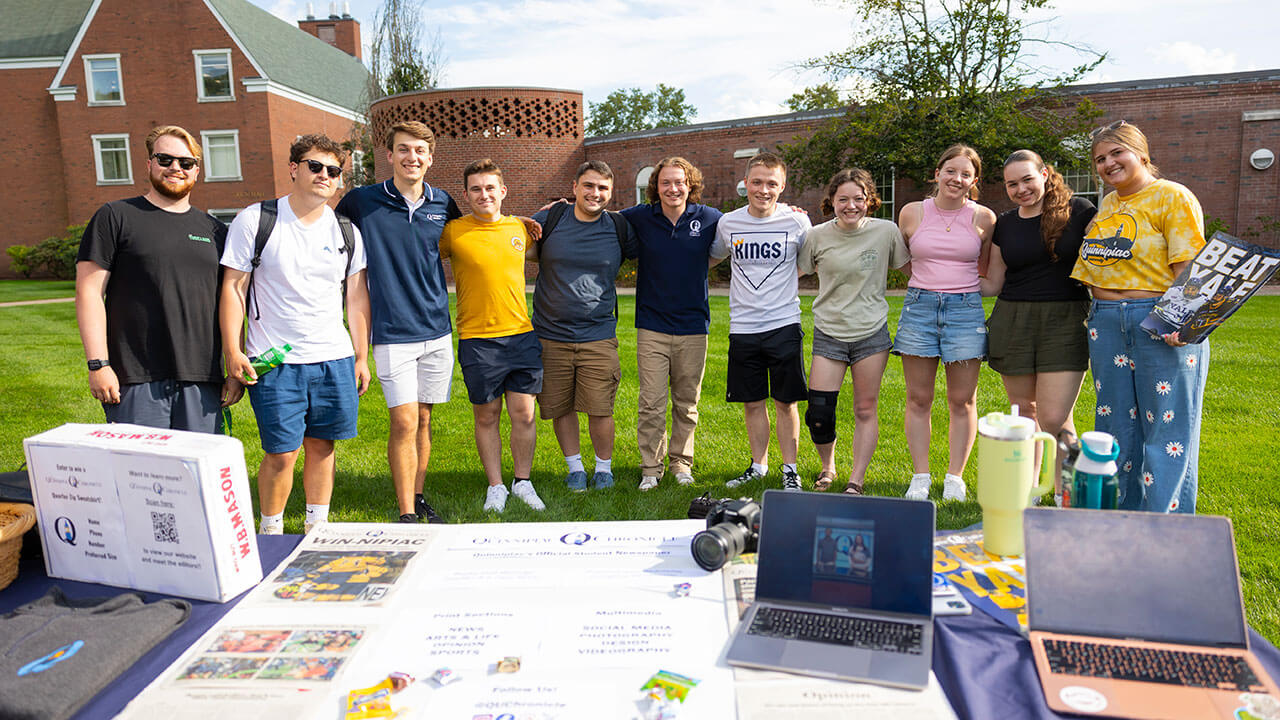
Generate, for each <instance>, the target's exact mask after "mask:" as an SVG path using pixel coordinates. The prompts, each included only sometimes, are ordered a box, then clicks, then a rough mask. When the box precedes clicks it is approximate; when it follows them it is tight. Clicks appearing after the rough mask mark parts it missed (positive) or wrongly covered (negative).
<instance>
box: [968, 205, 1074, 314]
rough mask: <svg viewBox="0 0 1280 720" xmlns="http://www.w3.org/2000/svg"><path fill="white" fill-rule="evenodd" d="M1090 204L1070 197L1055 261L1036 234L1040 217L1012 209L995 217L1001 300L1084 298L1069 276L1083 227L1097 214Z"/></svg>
mask: <svg viewBox="0 0 1280 720" xmlns="http://www.w3.org/2000/svg"><path fill="white" fill-rule="evenodd" d="M1097 212H1098V209H1097V208H1095V207H1094V206H1093V203H1091V202H1089V201H1088V200H1085V199H1084V198H1081V197H1073V198H1071V215H1070V217H1069V218H1068V220H1067V226H1066V227H1064V228H1063V229H1062V235H1061V236H1060V237H1059V238H1058V244H1057V245H1056V246H1055V248H1054V249H1055V250H1056V251H1057V253H1058V261H1057V262H1053V261H1052V260H1051V259H1050V256H1049V251H1048V250H1045V247H1044V240H1043V239H1041V237H1040V216H1039V215H1037V216H1035V217H1033V218H1024V217H1019V216H1018V209H1017V208H1014V209H1012V210H1009V211H1008V212H1006V213H1004V214H1002V215H1001V216H1000V217H999V218H998V219H997V220H996V231H995V237H994V238H993V240H992V242H994V243H995V244H996V245H999V246H1000V257H1001V258H1002V259H1003V260H1004V264H1005V266H1006V267H1007V270H1006V271H1005V275H1004V288H1003V289H1002V290H1001V291H1000V299H1001V300H1015V301H1023V302H1028V301H1029V302H1046V301H1053V300H1088V299H1089V293H1088V291H1087V290H1085V287H1084V285H1082V284H1080V282H1079V281H1078V280H1072V279H1071V270H1072V269H1073V268H1074V267H1075V264H1076V257H1077V256H1078V255H1079V254H1080V244H1081V243H1082V242H1084V230H1085V228H1086V227H1088V226H1089V221H1091V220H1093V216H1094V215H1095V214H1097Z"/></svg>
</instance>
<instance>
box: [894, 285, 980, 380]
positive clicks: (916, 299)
mask: <svg viewBox="0 0 1280 720" xmlns="http://www.w3.org/2000/svg"><path fill="white" fill-rule="evenodd" d="M893 354H894V355H915V356H917V357H926V358H942V362H944V363H950V362H960V361H961V360H985V359H986V358H987V318H986V315H985V314H984V312H983V309H982V296H981V295H979V294H978V293H976V292H967V293H943V292H934V291H933V290H921V289H920V288H907V297H906V299H905V300H903V302H902V315H901V317H899V318H898V333H897V334H896V335H894V337H893Z"/></svg>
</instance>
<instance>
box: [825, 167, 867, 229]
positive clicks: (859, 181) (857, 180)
mask: <svg viewBox="0 0 1280 720" xmlns="http://www.w3.org/2000/svg"><path fill="white" fill-rule="evenodd" d="M845 183H853V184H854V185H857V186H858V187H859V188H861V189H862V193H863V194H864V195H866V196H867V212H866V214H867V216H868V217H870V216H871V215H873V214H875V211H876V210H879V209H880V193H877V192H876V180H875V178H873V177H871V173H869V172H867V171H866V170H863V169H862V168H845V169H844V170H841V171H840V172H838V173H836V174H835V175H833V176H831V182H829V183H827V190H826V192H824V193H823V194H822V214H823V215H834V214H835V212H836V207H835V204H834V203H833V200H834V199H835V196H836V191H837V190H839V189H840V186H841V185H844V184H845Z"/></svg>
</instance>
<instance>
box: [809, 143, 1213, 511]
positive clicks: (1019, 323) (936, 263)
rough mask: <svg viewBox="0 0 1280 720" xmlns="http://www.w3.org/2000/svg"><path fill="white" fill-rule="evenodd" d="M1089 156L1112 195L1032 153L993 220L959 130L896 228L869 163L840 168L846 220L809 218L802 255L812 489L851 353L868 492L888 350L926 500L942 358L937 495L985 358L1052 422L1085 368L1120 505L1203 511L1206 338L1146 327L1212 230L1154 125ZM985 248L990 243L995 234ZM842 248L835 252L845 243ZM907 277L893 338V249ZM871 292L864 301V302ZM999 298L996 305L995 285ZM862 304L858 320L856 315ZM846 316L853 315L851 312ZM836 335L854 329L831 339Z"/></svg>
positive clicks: (947, 484) (952, 487) (952, 476)
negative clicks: (877, 259) (810, 317)
mask: <svg viewBox="0 0 1280 720" xmlns="http://www.w3.org/2000/svg"><path fill="white" fill-rule="evenodd" d="M1091 158H1092V162H1093V165H1094V168H1095V169H1096V171H1097V173H1098V175H1099V176H1100V177H1101V178H1102V180H1103V182H1105V183H1106V184H1107V185H1109V186H1111V187H1112V188H1114V190H1113V191H1112V192H1110V193H1108V194H1107V195H1106V196H1105V197H1104V198H1103V199H1102V202H1101V204H1100V206H1099V207H1097V208H1095V207H1094V206H1093V204H1092V203H1090V202H1088V201H1087V200H1085V199H1083V198H1079V197H1074V196H1073V195H1072V192H1071V189H1070V188H1069V187H1068V186H1067V185H1066V183H1065V181H1064V180H1063V178H1062V175H1061V174H1059V173H1058V172H1057V171H1056V170H1055V169H1054V168H1053V167H1052V166H1051V165H1048V164H1046V163H1045V162H1044V161H1043V160H1042V159H1041V158H1040V156H1039V155H1037V154H1036V153H1034V152H1031V151H1029V150H1019V151H1017V152H1015V153H1013V154H1011V155H1010V156H1009V158H1008V159H1007V160H1005V163H1004V168H1003V170H1004V186H1005V190H1006V191H1007V192H1008V195H1009V199H1010V200H1012V201H1013V202H1014V203H1015V205H1016V206H1017V207H1016V208H1014V209H1012V210H1009V211H1008V212H1006V213H1004V214H1002V215H1000V216H999V217H996V215H995V213H993V212H992V211H991V210H990V209H988V208H985V207H983V206H982V205H979V204H977V202H976V199H977V197H978V186H979V183H980V179H981V177H982V162H981V159H980V158H979V156H978V154H977V153H976V152H975V151H974V150H973V149H972V148H969V147H967V146H964V145H955V146H953V147H951V148H949V149H948V150H947V151H946V152H944V153H943V155H942V157H941V158H939V160H938V163H937V165H936V167H935V170H934V178H933V180H934V183H935V185H936V189H935V191H934V193H933V195H932V196H931V197H928V198H926V199H925V200H923V201H920V202H912V203H909V204H907V205H906V206H905V207H903V209H902V212H901V213H900V215H899V222H898V225H897V228H894V226H893V224H892V223H890V222H888V221H885V220H876V219H874V218H869V217H868V215H869V214H870V213H872V212H874V210H875V209H876V207H877V206H878V203H879V201H878V198H876V196H875V187H874V183H873V182H872V180H871V177H870V176H869V175H868V174H867V173H865V172H864V171H861V170H846V171H842V172H841V173H839V174H837V175H836V176H835V177H834V178H832V181H831V183H830V184H829V185H828V187H827V192H826V198H825V200H824V209H827V210H828V211H834V212H835V215H836V216H835V218H834V219H833V220H831V221H829V222H828V223H825V224H824V225H820V226H818V227H816V228H814V229H813V231H811V232H810V233H809V237H810V239H811V242H810V243H808V246H809V248H810V249H809V250H808V251H806V252H804V253H802V257H803V258H806V260H805V261H803V262H802V263H801V270H802V271H805V270H809V269H814V270H816V272H817V273H818V279H819V287H820V290H819V294H818V297H817V298H816V299H815V301H814V303H813V313H814V341H813V355H814V357H813V365H812V379H811V386H810V391H809V409H808V412H807V413H806V419H807V420H808V421H809V423H808V424H809V427H810V430H811V433H812V436H813V441H814V443H815V444H816V445H817V448H818V451H819V456H820V457H821V458H822V460H823V469H822V472H821V474H820V476H819V478H818V481H817V482H816V483H815V489H818V490H821V489H825V488H826V487H829V485H830V482H831V480H833V479H834V468H833V466H832V464H831V460H830V458H831V442H832V441H834V439H835V438H834V433H833V432H832V431H831V427H832V425H830V424H829V423H831V422H832V419H833V417H834V404H835V398H836V396H837V391H838V389H839V386H840V383H841V381H842V380H843V375H844V371H845V368H846V367H848V368H850V369H851V374H852V378H853V395H854V404H855V408H856V409H855V420H856V424H855V432H854V440H853V446H854V464H853V472H852V473H851V475H850V478H849V484H848V486H847V489H846V490H847V491H848V492H861V483H862V480H863V477H864V474H865V471H866V467H867V464H868V462H869V461H870V458H871V453H872V452H873V451H874V449H875V443H876V437H877V434H878V428H877V421H876V412H875V405H876V397H877V394H878V392H879V387H880V381H881V378H882V376H883V373H884V369H885V362H886V360H887V356H888V354H889V352H890V351H892V352H893V353H894V354H896V355H900V356H901V357H902V367H903V375H904V380H905V385H906V396H907V397H906V410H905V416H906V417H905V423H904V424H905V430H906V440H907V446H908V450H909V452H910V455H911V462H912V466H913V467H912V470H913V475H912V477H911V481H910V485H909V487H908V489H907V492H906V496H907V497H908V498H914V499H924V498H927V497H928V495H929V492H930V490H931V487H932V476H931V475H930V473H929V463H928V457H929V439H930V411H931V407H932V404H933V399H934V382H935V377H936V373H937V367H938V361H939V359H941V361H942V364H943V368H944V373H945V380H946V398H947V408H948V412H949V427H948V440H949V453H948V462H947V469H946V473H945V475H944V476H943V483H942V484H943V489H942V498H943V499H944V500H961V499H964V497H965V494H966V492H965V484H964V481H963V480H962V478H961V475H962V472H963V469H964V466H965V464H966V462H967V460H968V457H969V453H970V450H971V449H972V447H973V442H974V439H975V437H976V431H977V411H976V406H975V400H976V392H977V384H978V373H979V369H980V364H981V361H982V360H983V359H984V358H985V359H987V360H988V362H989V364H990V366H991V368H992V369H993V370H995V371H996V372H998V373H1000V375H1001V379H1002V380H1003V382H1004V386H1005V390H1006V393H1007V395H1008V398H1009V401H1010V402H1011V403H1013V404H1016V405H1017V406H1018V407H1019V409H1020V412H1021V413H1022V414H1023V415H1026V416H1028V417H1031V418H1033V419H1035V420H1036V422H1037V424H1038V425H1039V427H1040V428H1041V429H1042V430H1044V431H1046V432H1049V433H1051V434H1057V433H1058V432H1059V431H1060V430H1062V429H1067V430H1070V431H1072V432H1074V430H1075V428H1074V423H1073V421H1072V411H1073V408H1074V406H1075V403H1076V399H1077V397H1078V396H1079V393H1080V388H1081V384H1082V382H1083V379H1084V376H1085V372H1086V370H1088V369H1090V368H1092V372H1093V378H1094V388H1095V390H1096V393H1097V408H1096V415H1097V417H1096V420H1095V425H1094V427H1095V429H1097V430H1100V431H1104V432H1108V433H1110V434H1111V435H1113V436H1114V437H1115V438H1116V440H1117V442H1118V444H1119V447H1120V457H1119V459H1118V461H1117V462H1118V467H1119V488H1120V502H1121V506H1122V507H1124V508H1128V509H1141V510H1148V511H1155V512H1187V513H1193V512H1195V505H1196V495H1197V458H1198V448H1199V435H1200V412H1201V400H1202V397H1203V392H1204V383H1205V379H1206V377H1207V373H1208V361H1209V346H1208V343H1201V344H1197V345H1188V344H1186V343H1183V342H1182V341H1181V340H1180V339H1179V338H1178V335H1177V333H1172V334H1169V335H1165V336H1163V337H1161V338H1153V337H1152V336H1151V335H1149V334H1148V333H1147V331H1146V330H1144V329H1142V328H1141V327H1140V325H1141V322H1142V320H1143V319H1144V318H1145V317H1146V316H1147V314H1148V313H1149V312H1150V311H1151V309H1152V307H1154V305H1155V303H1156V301H1157V300H1158V299H1159V297H1160V296H1161V295H1162V294H1163V293H1164V291H1165V290H1167V289H1168V288H1169V286H1170V285H1171V284H1172V283H1173V280H1174V278H1175V277H1176V276H1177V275H1178V273H1179V272H1180V271H1181V270H1182V268H1183V267H1184V266H1185V264H1186V263H1187V262H1190V261H1191V259H1192V258H1194V257H1195V255H1196V253H1197V252H1198V251H1199V250H1200V248H1201V247H1203V246H1204V244H1205V238H1204V218H1203V213H1202V211H1201V208H1200V204H1199V202H1198V201H1197V200H1196V198H1195V196H1194V195H1193V194H1192V193H1191V192H1190V191H1189V190H1188V189H1187V188H1186V187H1184V186H1182V185H1179V184H1177V183H1175V182H1171V181H1169V180H1166V179H1164V178H1162V177H1161V176H1160V172H1159V170H1158V169H1157V168H1156V166H1155V165H1154V164H1153V163H1152V162H1151V154H1150V149H1149V146H1148V143H1147V138H1146V137H1145V136H1144V135H1143V133H1142V132H1141V131H1140V130H1139V129H1138V128H1137V127H1136V126H1134V125H1132V124H1129V123H1127V122H1125V121H1119V122H1116V123H1113V124H1111V125H1107V126H1105V127H1101V128H1098V129H1097V130H1095V131H1094V132H1093V134H1092V136H1091ZM988 246H989V247H988ZM832 248H834V249H835V250H834V251H833V250H832ZM876 248H880V254H881V255H882V256H885V257H888V258H889V262H890V265H891V266H893V267H901V268H902V269H903V270H904V272H906V273H907V275H908V276H909V278H910V279H909V282H908V290H907V295H906V299H905V301H904V303H903V308H902V314H901V318H900V320H899V323H898V331H897V335H896V337H895V338H894V339H893V341H892V344H890V342H889V335H888V328H887V322H886V321H887V305H886V304H885V302H884V289H885V282H884V278H885V270H884V267H883V263H881V264H880V265H874V264H873V263H872V262H871V260H870V259H869V258H870V257H871V256H872V252H873V251H874V250H875V249H876ZM841 293H843V295H844V297H845V298H847V297H849V296H850V295H854V294H858V295H860V297H861V298H862V301H863V305H862V306H861V307H863V308H871V307H874V308H875V312H874V313H872V312H870V311H869V310H868V311H867V312H864V313H860V312H858V309H857V307H858V306H856V305H855V304H854V302H853V301H852V300H848V299H844V300H841V299H840V297H841V296H840V295H839V294H841ZM990 295H996V296H997V299H996V302H995V306H994V308H993V310H992V313H991V316H990V317H989V318H987V317H984V312H983V309H982V297H983V296H990ZM862 317H866V318H868V319H870V320H872V322H867V323H863V324H862V326H861V328H859V329H858V330H856V331H855V330H853V329H850V328H848V327H847V323H848V322H849V320H850V318H862ZM842 323H843V324H844V325H845V326H842ZM830 337H835V338H836V339H838V340H840V341H844V342H846V343H849V345H847V346H846V347H845V348H840V349H839V350H838V351H837V352H831V349H832V348H831V347H830V342H829V339H830Z"/></svg>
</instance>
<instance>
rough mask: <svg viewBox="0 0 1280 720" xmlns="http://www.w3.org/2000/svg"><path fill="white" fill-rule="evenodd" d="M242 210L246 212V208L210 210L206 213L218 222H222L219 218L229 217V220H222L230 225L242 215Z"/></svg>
mask: <svg viewBox="0 0 1280 720" xmlns="http://www.w3.org/2000/svg"><path fill="white" fill-rule="evenodd" d="M241 210H244V208H209V209H208V210H205V212H207V213H209V214H210V215H212V216H213V217H214V218H216V219H218V220H222V218H221V217H219V216H228V217H227V219H226V220H222V222H224V223H226V224H228V225H230V224H231V221H232V220H234V219H235V217H236V215H239V214H240V211H241Z"/></svg>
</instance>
